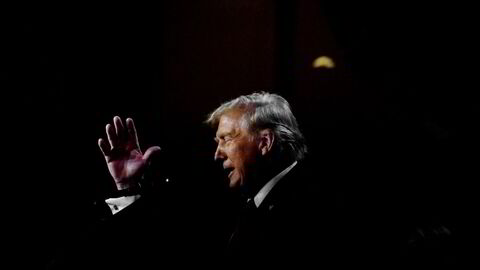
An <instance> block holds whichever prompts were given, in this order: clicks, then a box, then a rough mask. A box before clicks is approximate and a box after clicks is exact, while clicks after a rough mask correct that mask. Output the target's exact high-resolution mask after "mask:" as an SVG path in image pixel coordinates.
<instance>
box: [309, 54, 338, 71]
mask: <svg viewBox="0 0 480 270" xmlns="http://www.w3.org/2000/svg"><path fill="white" fill-rule="evenodd" d="M334 67H335V63H334V62H333V60H332V58H330V57H328V56H320V57H317V59H315V61H313V68H334Z"/></svg>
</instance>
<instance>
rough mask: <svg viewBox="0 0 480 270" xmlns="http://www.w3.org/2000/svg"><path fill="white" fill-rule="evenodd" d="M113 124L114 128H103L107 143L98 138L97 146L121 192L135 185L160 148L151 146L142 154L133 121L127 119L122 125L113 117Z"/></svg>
mask: <svg viewBox="0 0 480 270" xmlns="http://www.w3.org/2000/svg"><path fill="white" fill-rule="evenodd" d="M113 124H114V126H112V125H111V124H107V126H106V127H105V128H106V133H107V138H108V142H106V141H105V140H104V139H101V138H100V139H99V140H98V146H99V147H100V150H102V153H103V155H104V157H105V161H106V162H107V166H108V170H109V171H110V174H111V175H112V177H113V179H114V180H115V184H116V186H117V189H118V190H121V189H126V188H129V187H131V186H132V185H135V184H136V182H137V181H138V180H139V179H140V178H141V175H142V174H143V172H144V170H145V168H146V167H147V165H148V162H149V159H150V157H151V156H152V154H153V153H155V152H157V151H159V150H160V147H158V146H152V147H150V148H148V149H147V151H145V154H142V151H141V150H140V145H139V143H138V137H137V131H136V129H135V124H134V122H133V120H132V119H131V118H127V120H126V121H125V125H124V124H123V122H122V119H121V118H120V117H118V116H115V117H114V118H113Z"/></svg>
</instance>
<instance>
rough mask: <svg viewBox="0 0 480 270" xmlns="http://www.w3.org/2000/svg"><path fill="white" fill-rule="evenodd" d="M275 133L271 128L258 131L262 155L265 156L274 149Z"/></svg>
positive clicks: (259, 147)
mask: <svg viewBox="0 0 480 270" xmlns="http://www.w3.org/2000/svg"><path fill="white" fill-rule="evenodd" d="M274 141H275V134H274V133H273V131H272V130H271V129H264V130H261V131H260V132H259V133H258V149H259V150H260V153H262V156H265V155H266V154H267V153H269V152H270V151H271V150H272V147H273V142H274Z"/></svg>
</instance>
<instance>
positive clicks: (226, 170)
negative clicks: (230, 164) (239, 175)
mask: <svg viewBox="0 0 480 270" xmlns="http://www.w3.org/2000/svg"><path fill="white" fill-rule="evenodd" d="M233 169H234V168H225V169H224V170H225V174H226V175H227V177H228V178H230V177H231V176H232V174H233Z"/></svg>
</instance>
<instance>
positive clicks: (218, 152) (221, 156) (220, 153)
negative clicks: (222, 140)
mask: <svg viewBox="0 0 480 270" xmlns="http://www.w3.org/2000/svg"><path fill="white" fill-rule="evenodd" d="M213 159H214V160H215V161H217V160H219V159H225V154H224V153H223V150H222V148H221V147H220V145H218V146H217V150H215V156H214V157H213Z"/></svg>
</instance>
